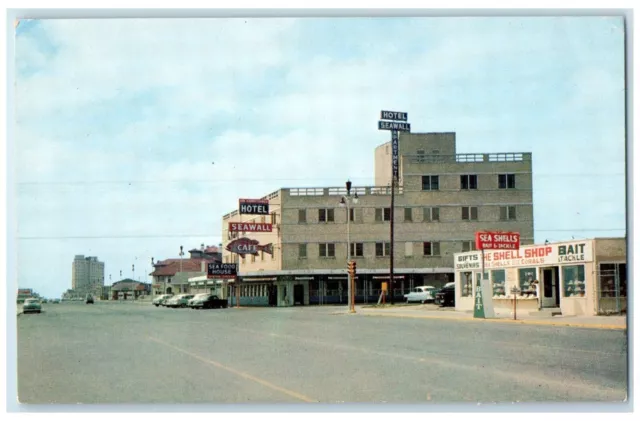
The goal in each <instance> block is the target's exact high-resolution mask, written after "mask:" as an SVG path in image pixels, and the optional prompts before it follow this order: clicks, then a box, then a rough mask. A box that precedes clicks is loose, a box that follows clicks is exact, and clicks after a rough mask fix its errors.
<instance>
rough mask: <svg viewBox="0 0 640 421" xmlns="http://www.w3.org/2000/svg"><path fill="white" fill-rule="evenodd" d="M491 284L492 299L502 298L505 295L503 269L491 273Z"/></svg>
mask: <svg viewBox="0 0 640 421" xmlns="http://www.w3.org/2000/svg"><path fill="white" fill-rule="evenodd" d="M491 282H492V284H493V285H492V286H493V296H494V297H504V296H505V295H506V275H505V272H504V269H502V270H492V271H491Z"/></svg>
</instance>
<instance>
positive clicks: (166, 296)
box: [151, 294, 173, 307]
mask: <svg viewBox="0 0 640 421" xmlns="http://www.w3.org/2000/svg"><path fill="white" fill-rule="evenodd" d="M171 297H173V294H163V295H161V296H159V297H156V298H154V299H153V301H151V304H153V305H154V306H156V307H158V306H162V305H164V304H165V303H166V302H167V301H168V300H169V299H170V298H171Z"/></svg>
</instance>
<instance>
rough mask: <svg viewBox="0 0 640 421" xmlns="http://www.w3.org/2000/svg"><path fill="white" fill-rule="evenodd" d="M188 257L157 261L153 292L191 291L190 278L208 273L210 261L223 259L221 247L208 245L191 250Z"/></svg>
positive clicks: (174, 292)
mask: <svg viewBox="0 0 640 421" xmlns="http://www.w3.org/2000/svg"><path fill="white" fill-rule="evenodd" d="M189 254H190V256H189V258H188V259H166V260H160V261H158V262H157V263H155V264H154V265H153V266H154V271H153V272H151V273H150V275H151V276H152V277H153V283H152V293H153V295H161V294H180V293H186V292H189V291H190V284H189V278H194V277H198V276H203V275H206V270H207V269H206V268H207V264H208V263H212V262H217V263H220V262H221V261H222V257H221V256H222V254H221V251H220V248H218V247H216V246H207V247H204V248H203V249H192V250H189Z"/></svg>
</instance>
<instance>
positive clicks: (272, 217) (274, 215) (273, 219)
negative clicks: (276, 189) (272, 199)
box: [271, 212, 276, 225]
mask: <svg viewBox="0 0 640 421" xmlns="http://www.w3.org/2000/svg"><path fill="white" fill-rule="evenodd" d="M271 224H272V225H275V224H276V213H275V212H271Z"/></svg>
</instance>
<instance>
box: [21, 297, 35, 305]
mask: <svg viewBox="0 0 640 421" xmlns="http://www.w3.org/2000/svg"><path fill="white" fill-rule="evenodd" d="M37 302H38V300H35V299H33V298H28V299H26V300H25V301H24V303H25V304H33V303H37Z"/></svg>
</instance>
